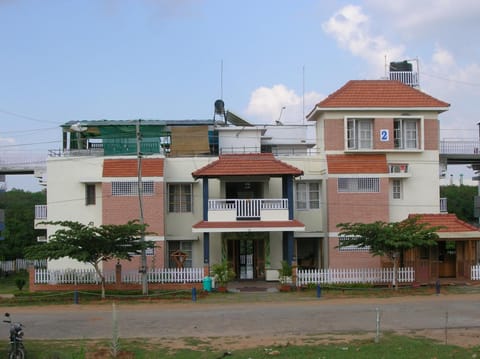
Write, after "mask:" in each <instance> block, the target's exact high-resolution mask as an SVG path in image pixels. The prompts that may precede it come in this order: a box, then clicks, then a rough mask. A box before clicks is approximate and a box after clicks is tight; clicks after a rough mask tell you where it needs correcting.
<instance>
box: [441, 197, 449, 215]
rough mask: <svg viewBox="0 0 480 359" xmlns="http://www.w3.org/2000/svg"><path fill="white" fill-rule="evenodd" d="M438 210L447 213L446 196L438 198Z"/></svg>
mask: <svg viewBox="0 0 480 359" xmlns="http://www.w3.org/2000/svg"><path fill="white" fill-rule="evenodd" d="M440 212H441V213H447V212H448V209H447V198H440Z"/></svg>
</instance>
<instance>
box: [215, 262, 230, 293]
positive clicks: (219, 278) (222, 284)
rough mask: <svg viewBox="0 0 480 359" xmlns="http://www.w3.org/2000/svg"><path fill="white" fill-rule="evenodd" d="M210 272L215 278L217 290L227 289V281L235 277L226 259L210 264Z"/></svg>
mask: <svg viewBox="0 0 480 359" xmlns="http://www.w3.org/2000/svg"><path fill="white" fill-rule="evenodd" d="M212 274H213V277H214V278H215V283H218V291H223V292H225V291H226V290H227V283H228V282H230V281H231V280H232V279H234V278H235V272H234V271H233V269H232V268H230V265H229V264H228V261H226V260H222V261H221V262H220V263H216V264H214V265H213V266H212Z"/></svg>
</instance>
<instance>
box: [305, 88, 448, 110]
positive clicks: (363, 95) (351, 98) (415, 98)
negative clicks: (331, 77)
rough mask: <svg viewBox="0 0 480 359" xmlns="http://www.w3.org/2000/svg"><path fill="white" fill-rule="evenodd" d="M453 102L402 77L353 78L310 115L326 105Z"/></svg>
mask: <svg viewBox="0 0 480 359" xmlns="http://www.w3.org/2000/svg"><path fill="white" fill-rule="evenodd" d="M449 106H450V104H448V103H446V102H444V101H441V100H438V99H436V98H434V97H432V96H430V95H427V94H426V93H424V92H422V91H420V90H416V89H414V88H412V87H410V86H408V85H405V84H403V83H401V82H399V81H391V80H351V81H348V82H347V83H346V84H345V85H344V86H342V87H341V88H340V89H338V90H337V91H335V92H334V93H332V94H330V95H329V96H328V97H327V98H325V99H324V100H322V101H320V102H319V103H318V104H317V105H316V106H315V108H314V109H313V110H312V112H310V113H309V114H308V115H307V118H308V117H310V116H311V115H312V113H313V112H314V111H315V110H322V109H329V110H331V109H367V108H387V109H394V108H395V109H406V108H421V109H431V110H436V111H439V112H443V111H446V110H447V109H448V107H449Z"/></svg>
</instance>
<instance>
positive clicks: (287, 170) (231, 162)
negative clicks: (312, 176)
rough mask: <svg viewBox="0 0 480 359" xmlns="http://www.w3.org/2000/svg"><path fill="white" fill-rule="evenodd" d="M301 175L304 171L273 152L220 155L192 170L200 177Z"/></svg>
mask: <svg viewBox="0 0 480 359" xmlns="http://www.w3.org/2000/svg"><path fill="white" fill-rule="evenodd" d="M261 175H268V176H281V175H293V176H301V175H303V171H302V170H300V169H298V168H296V167H294V166H291V165H289V164H288V163H285V162H282V161H280V160H277V159H276V158H275V157H274V156H273V154H272V153H250V154H228V155H220V157H219V158H218V160H216V161H214V162H212V163H209V164H208V165H206V166H204V167H202V168H200V169H198V170H196V171H194V172H192V176H193V177H194V178H198V177H224V176H261Z"/></svg>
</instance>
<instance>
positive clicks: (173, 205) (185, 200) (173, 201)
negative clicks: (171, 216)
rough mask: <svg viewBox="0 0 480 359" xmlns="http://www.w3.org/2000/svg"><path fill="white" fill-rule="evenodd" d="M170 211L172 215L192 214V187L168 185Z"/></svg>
mask: <svg viewBox="0 0 480 359" xmlns="http://www.w3.org/2000/svg"><path fill="white" fill-rule="evenodd" d="M168 211H169V212H171V213H182V212H192V185H191V184H169V185H168Z"/></svg>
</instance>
